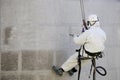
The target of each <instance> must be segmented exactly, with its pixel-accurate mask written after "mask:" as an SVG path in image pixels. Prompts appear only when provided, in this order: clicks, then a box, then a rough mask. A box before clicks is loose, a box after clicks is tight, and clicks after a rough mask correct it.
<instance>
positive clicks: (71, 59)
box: [61, 53, 78, 71]
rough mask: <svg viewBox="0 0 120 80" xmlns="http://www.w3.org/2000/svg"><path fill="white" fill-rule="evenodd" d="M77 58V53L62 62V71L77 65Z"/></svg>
mask: <svg viewBox="0 0 120 80" xmlns="http://www.w3.org/2000/svg"><path fill="white" fill-rule="evenodd" d="M77 58H78V53H75V54H73V55H72V56H71V57H69V58H68V60H67V61H66V62H64V63H63V65H62V66H61V68H62V69H63V70H64V71H69V70H71V69H72V68H73V67H75V66H77V64H78V61H77Z"/></svg>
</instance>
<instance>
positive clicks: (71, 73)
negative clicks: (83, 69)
mask: <svg viewBox="0 0 120 80" xmlns="http://www.w3.org/2000/svg"><path fill="white" fill-rule="evenodd" d="M75 72H77V70H76V69H75V68H72V69H71V70H69V71H68V74H69V75H70V76H72V75H73V74H74V73H75Z"/></svg>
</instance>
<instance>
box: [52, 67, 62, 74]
mask: <svg viewBox="0 0 120 80" xmlns="http://www.w3.org/2000/svg"><path fill="white" fill-rule="evenodd" d="M52 69H53V71H54V72H55V73H56V74H57V75H59V76H62V75H63V72H64V70H63V69H62V68H59V67H57V66H53V67H52Z"/></svg>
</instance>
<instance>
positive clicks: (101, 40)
mask: <svg viewBox="0 0 120 80" xmlns="http://www.w3.org/2000/svg"><path fill="white" fill-rule="evenodd" d="M87 28H88V30H85V31H84V32H83V33H81V35H79V36H74V38H73V40H74V42H75V43H76V44H78V45H83V50H84V52H85V56H88V54H87V53H90V54H93V55H94V54H97V53H102V52H103V51H104V48H105V46H104V44H105V41H106V33H105V32H104V31H103V30H102V29H101V27H100V22H99V18H98V16H97V15H96V14H92V15H90V16H89V17H88V19H87ZM77 65H78V53H77V52H76V53H74V54H73V55H72V56H70V57H69V58H68V60H67V61H65V62H64V63H63V64H62V65H61V67H58V66H53V70H54V72H55V73H56V74H57V75H59V76H62V75H63V72H68V73H69V75H71V76H72V75H73V74H74V73H75V72H77V69H76V68H75V67H76V66H77Z"/></svg>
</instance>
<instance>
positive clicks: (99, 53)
mask: <svg viewBox="0 0 120 80" xmlns="http://www.w3.org/2000/svg"><path fill="white" fill-rule="evenodd" d="M83 49H84V50H85V53H87V54H88V55H89V56H99V55H101V54H102V53H103V52H95V53H91V52H89V51H87V50H86V49H85V47H84V46H83Z"/></svg>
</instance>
